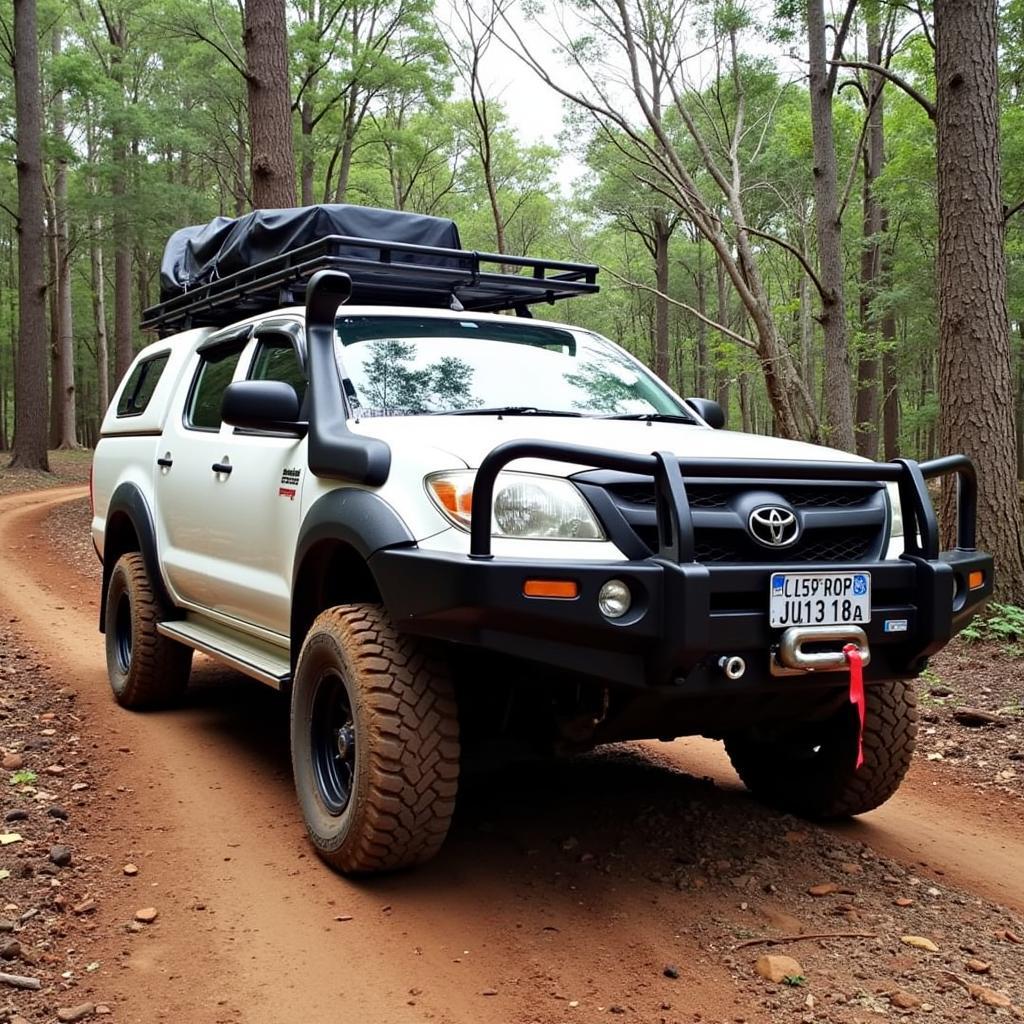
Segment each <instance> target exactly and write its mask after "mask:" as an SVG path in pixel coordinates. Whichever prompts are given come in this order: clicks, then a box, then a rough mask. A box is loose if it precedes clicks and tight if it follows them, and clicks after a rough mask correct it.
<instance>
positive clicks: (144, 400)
mask: <svg viewBox="0 0 1024 1024" xmlns="http://www.w3.org/2000/svg"><path fill="white" fill-rule="evenodd" d="M169 355H170V353H169V352H162V353H161V354H160V355H158V356H153V358H152V359H144V360H143V361H142V362H141V363H139V364H138V365H137V366H136V367H135V369H134V370H132V372H131V374H130V375H129V377H128V380H127V382H126V383H125V386H124V390H123V391H122V392H121V397H120V398H119V399H118V400H117V415H118V416H119V417H121V416H138V415H140V414H141V413H142V412H144V411H145V409H146V406H147V405H149V400H150V399H151V398H152V397H153V392H154V391H156V386H157V384H158V383H159V382H160V377H161V375H162V374H163V372H164V367H165V366H166V365H167V359H168V357H169Z"/></svg>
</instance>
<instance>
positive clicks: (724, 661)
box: [718, 654, 747, 679]
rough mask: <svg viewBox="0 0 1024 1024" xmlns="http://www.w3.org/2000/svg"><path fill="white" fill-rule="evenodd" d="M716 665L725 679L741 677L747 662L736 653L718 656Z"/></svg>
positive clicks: (745, 669)
mask: <svg viewBox="0 0 1024 1024" xmlns="http://www.w3.org/2000/svg"><path fill="white" fill-rule="evenodd" d="M718 667H719V668H720V669H721V670H722V675H724V676H725V678H726V679H742V678H743V673H744V672H746V671H747V663H746V662H745V661H744V660H743V659H742V658H741V657H740V656H739V655H738V654H732V655H729V656H726V657H722V658H719V659H718Z"/></svg>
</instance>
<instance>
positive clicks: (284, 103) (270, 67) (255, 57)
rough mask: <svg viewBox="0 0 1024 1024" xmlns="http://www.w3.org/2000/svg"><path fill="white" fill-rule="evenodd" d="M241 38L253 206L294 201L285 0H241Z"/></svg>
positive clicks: (271, 207) (285, 204) (273, 205)
mask: <svg viewBox="0 0 1024 1024" xmlns="http://www.w3.org/2000/svg"><path fill="white" fill-rule="evenodd" d="M243 41H244V43H245V80H246V85H247V88H248V94H249V138H250V140H251V157H250V167H251V170H252V202H253V206H254V207H256V208H257V209H273V208H280V207H287V206H294V205H295V152H294V144H293V140H292V104H291V98H290V89H289V69H288V26H287V21H286V17H285V0H245V26H244V29H243Z"/></svg>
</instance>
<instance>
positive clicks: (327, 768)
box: [291, 604, 459, 874]
mask: <svg viewBox="0 0 1024 1024" xmlns="http://www.w3.org/2000/svg"><path fill="white" fill-rule="evenodd" d="M291 748H292V770H293V773H294V776H295V789H296V792H297V793H298V798H299V803H300V804H301V806H302V813H303V817H304V818H305V821H306V831H307V832H308V833H309V838H310V840H311V841H312V843H313V846H314V847H315V848H316V851H317V853H318V854H319V855H320V856H321V857H322V858H323V859H324V860H325V861H326V862H327V863H328V864H330V865H331V867H333V868H335V869H336V870H338V871H341V872H343V873H345V874H368V873H371V872H380V871H393V870H396V869H399V868H406V867H411V866H413V865H415V864H420V863H422V862H423V861H426V860H429V859H430V858H431V857H433V856H434V855H435V854H436V853H437V851H438V850H439V849H440V848H441V844H442V843H443V842H444V839H445V836H446V835H447V834H448V826H449V824H450V823H451V818H452V813H453V811H454V810H455V794H456V790H457V788H458V778H459V722H458V712H457V707H456V702H455V690H454V687H453V684H452V680H451V675H450V673H449V670H448V667H447V665H446V664H445V663H444V662H443V660H442V659H440V658H438V657H436V656H435V655H434V654H433V653H432V652H430V651H428V650H427V649H426V648H425V647H424V645H423V644H422V642H421V641H419V640H417V639H415V638H414V637H409V636H403V635H401V634H400V633H398V632H397V631H396V630H395V628H394V627H393V626H392V624H391V620H390V619H389V617H388V615H387V613H386V612H385V611H384V609H383V608H381V607H380V606H378V605H370V604H358V605H339V606H338V607H336V608H329V609H328V610H327V611H325V612H322V613H321V614H320V616H319V617H318V618H317V619H316V621H315V622H314V623H313V626H312V628H311V629H310V631H309V633H308V634H307V636H306V639H305V642H304V643H303V645H302V650H301V652H300V654H299V660H298V664H297V666H296V669H295V680H294V685H293V687H292V710H291Z"/></svg>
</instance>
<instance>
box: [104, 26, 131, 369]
mask: <svg viewBox="0 0 1024 1024" xmlns="http://www.w3.org/2000/svg"><path fill="white" fill-rule="evenodd" d="M107 32H108V36H109V39H110V45H111V47H112V48H113V49H112V53H111V57H110V77H111V79H112V80H113V82H114V86H115V89H116V92H117V99H116V101H115V108H114V112H113V122H112V124H111V130H110V154H111V159H112V163H113V166H114V171H113V180H112V181H111V189H110V190H111V194H112V197H113V200H114V203H113V206H114V375H115V376H116V378H117V380H119V381H120V380H121V378H122V377H123V376H124V375H125V374H126V373H127V372H128V367H129V366H130V365H131V362H132V358H133V356H134V353H133V351H132V264H131V248H130V246H131V242H130V235H131V232H130V223H129V220H128V208H127V197H128V143H127V141H126V138H125V124H124V118H125V106H126V104H125V99H124V45H125V30H124V26H123V24H122V23H121V22H120V21H109V22H108V23H107Z"/></svg>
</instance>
